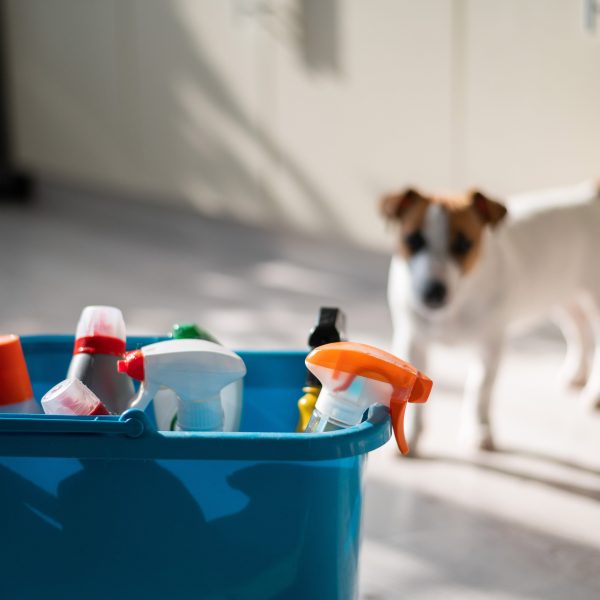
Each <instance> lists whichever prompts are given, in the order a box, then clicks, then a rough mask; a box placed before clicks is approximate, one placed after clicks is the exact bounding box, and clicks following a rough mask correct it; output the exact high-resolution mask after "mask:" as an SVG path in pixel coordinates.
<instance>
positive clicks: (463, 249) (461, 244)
mask: <svg viewBox="0 0 600 600" xmlns="http://www.w3.org/2000/svg"><path fill="white" fill-rule="evenodd" d="M472 247H473V242H472V241H471V240H470V239H468V238H467V237H465V235H464V234H462V233H457V234H456V237H455V238H454V241H453V242H452V245H451V246H450V252H452V254H454V256H458V257H459V258H460V257H461V256H465V255H466V254H467V253H468V252H469V250H470V249H471V248H472Z"/></svg>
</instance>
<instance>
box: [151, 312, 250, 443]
mask: <svg viewBox="0 0 600 600" xmlns="http://www.w3.org/2000/svg"><path fill="white" fill-rule="evenodd" d="M171 337H172V338H173V339H175V340H207V341H209V342H213V343H215V344H220V342H219V341H218V340H217V339H216V338H215V337H214V336H213V335H211V334H210V333H209V332H208V331H206V329H203V328H201V327H199V326H198V325H196V324H195V323H178V324H176V325H173V328H172V329H171ZM242 403H243V381H242V380H241V379H238V380H237V381H234V382H233V383H231V384H229V385H227V386H225V387H224V388H223V390H222V391H221V404H222V406H223V413H224V419H225V420H224V423H223V431H239V430H240V421H241V418H242ZM154 416H155V417H156V426H157V428H158V429H159V430H160V431H165V430H171V431H173V430H175V429H176V427H177V396H176V395H175V393H174V392H173V390H170V389H163V390H160V391H159V392H157V394H156V395H155V397H154Z"/></svg>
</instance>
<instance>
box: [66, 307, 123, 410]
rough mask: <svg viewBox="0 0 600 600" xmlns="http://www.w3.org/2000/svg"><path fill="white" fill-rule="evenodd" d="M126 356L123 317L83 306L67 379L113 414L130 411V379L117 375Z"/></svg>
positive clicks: (109, 310)
mask: <svg viewBox="0 0 600 600" xmlns="http://www.w3.org/2000/svg"><path fill="white" fill-rule="evenodd" d="M124 352H125V322H124V321H123V314H122V313H121V311H120V310H119V309H118V308H115V307H113V306H86V307H85V308H84V309H83V312H82V313H81V317H80V318H79V323H78V324H77V334H76V339H75V347H74V350H73V358H72V359H71V364H70V365H69V370H68V371H67V379H72V378H75V379H79V380H80V381H82V382H83V383H84V384H85V385H86V386H87V387H88V388H89V389H90V390H92V391H93V392H94V394H96V396H98V398H100V400H101V401H102V403H103V404H105V405H106V407H107V408H108V409H109V410H110V412H112V413H114V414H121V413H122V412H124V411H125V410H127V409H128V408H129V403H130V401H131V398H132V396H133V395H134V389H133V383H132V381H131V379H129V377H127V376H126V375H123V374H122V373H119V372H117V362H118V361H119V359H121V358H122V357H123V354H124Z"/></svg>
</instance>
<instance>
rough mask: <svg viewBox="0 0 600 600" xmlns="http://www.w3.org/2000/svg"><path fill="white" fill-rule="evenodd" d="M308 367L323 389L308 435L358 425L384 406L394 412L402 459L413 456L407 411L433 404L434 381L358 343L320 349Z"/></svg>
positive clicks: (396, 434)
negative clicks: (414, 404)
mask: <svg viewBox="0 0 600 600" xmlns="http://www.w3.org/2000/svg"><path fill="white" fill-rule="evenodd" d="M306 366H307V368H308V369H309V370H310V371H312V373H314V375H315V376H316V377H317V378H318V379H319V380H320V381H321V384H322V390H321V393H320V394H319V398H318V400H317V404H316V406H315V410H314V412H313V414H312V417H311V419H310V421H309V423H308V426H307V428H306V431H307V432H311V433H319V432H323V431H334V430H337V429H344V428H346V427H351V426H352V425H358V424H359V423H360V422H361V420H362V417H363V414H364V412H365V411H366V410H367V409H368V408H369V407H370V406H371V405H373V404H384V405H385V406H388V407H389V409H390V416H391V420H392V427H393V430H394V436H395V438H396V442H397V443H398V447H399V448H400V451H401V452H402V454H407V453H408V450H409V448H408V444H407V442H406V438H405V436H404V413H405V411H406V405H407V403H408V402H419V403H420V402H426V401H427V398H428V397H429V393H430V392H431V386H432V382H431V379H429V378H428V377H427V376H425V375H423V373H421V372H420V371H417V369H415V368H414V367H413V366H412V365H410V364H409V363H407V362H404V361H403V360H400V359H399V358H397V357H395V356H394V355H393V354H390V353H389V352H385V351H384V350H380V349H379V348H375V347H373V346H368V345H366V344H357V343H353V342H338V343H334V344H326V345H324V346H320V347H319V348H316V349H315V350H313V351H312V352H311V353H310V354H309V355H308V356H307V357H306Z"/></svg>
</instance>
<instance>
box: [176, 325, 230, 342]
mask: <svg viewBox="0 0 600 600" xmlns="http://www.w3.org/2000/svg"><path fill="white" fill-rule="evenodd" d="M171 337H172V338H173V339H175V340H207V341H208V342H214V343H215V344H219V343H220V342H219V340H217V339H216V338H215V337H214V336H212V335H211V334H210V333H208V331H206V329H202V327H198V325H196V324H195V323H177V324H176V325H173V328H172V329H171Z"/></svg>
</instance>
